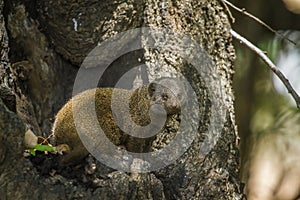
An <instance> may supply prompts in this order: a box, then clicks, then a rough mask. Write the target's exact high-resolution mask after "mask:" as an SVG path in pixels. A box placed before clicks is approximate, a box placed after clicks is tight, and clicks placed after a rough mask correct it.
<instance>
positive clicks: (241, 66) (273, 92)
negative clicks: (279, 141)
mask: <svg viewBox="0 0 300 200" xmlns="http://www.w3.org/2000/svg"><path fill="white" fill-rule="evenodd" d="M231 2H232V3H233V4H235V5H236V6H238V7H240V8H245V9H246V10H247V11H248V12H249V13H251V14H253V15H254V16H256V17H258V18H259V19H261V20H263V21H264V22H266V23H267V24H268V25H269V26H271V27H272V28H273V29H275V30H278V31H280V33H282V34H283V35H285V36H286V37H288V38H290V39H291V40H293V41H294V42H295V43H297V45H295V44H292V43H291V42H289V41H287V40H285V39H282V38H280V37H278V36H276V34H274V33H272V32H271V31H269V30H268V29H267V28H265V27H263V26H262V25H260V24H259V23H257V22H255V21H254V20H252V19H250V18H248V17H246V16H245V15H243V14H241V13H239V12H236V11H234V10H233V9H232V8H230V10H231V12H232V14H233V16H234V18H235V23H234V24H233V29H234V30H235V31H236V32H238V33H239V34H240V35H243V36H244V37H245V38H247V39H248V40H249V41H251V42H252V43H254V44H255V45H256V46H258V47H260V48H261V49H262V50H265V51H266V52H267V55H268V57H269V58H271V59H272V61H273V62H274V63H275V64H276V65H277V66H278V67H279V68H280V69H281V71H282V72H284V74H285V75H286V76H287V78H288V79H289V81H290V83H291V84H292V86H293V87H294V89H296V90H297V93H298V94H300V14H294V13H292V12H290V11H289V10H287V8H286V7H285V5H284V3H283V2H282V1H281V0H264V1H259V0H256V1H253V0H252V1H251V0H244V1H238V0H235V1H234V0H231ZM235 47H236V53H237V59H236V63H235V76H234V91H235V96H236V102H235V108H236V118H237V124H238V129H239V134H240V137H241V140H240V149H241V165H242V168H241V177H242V179H243V180H245V176H246V171H247V170H246V169H247V165H248V160H249V153H250V151H251V147H252V145H253V144H255V143H256V142H257V139H258V138H259V137H260V136H261V135H263V134H268V133H270V131H269V130H270V129H271V128H272V127H273V126H274V125H275V124H276V119H277V118H278V117H279V116H280V115H282V113H284V112H286V111H288V110H294V109H296V104H295V102H294V101H293V99H292V98H291V96H290V95H289V94H288V92H287V89H286V88H285V87H284V86H283V84H282V83H281V82H280V81H279V80H278V79H277V78H276V77H275V75H274V74H273V73H272V72H271V70H270V69H269V68H268V66H267V65H266V64H265V63H263V61H262V60H261V59H260V58H259V57H258V56H257V55H256V54H254V53H253V52H252V51H250V50H249V49H248V48H247V47H245V46H244V45H242V44H240V43H239V42H238V41H236V40H235ZM291 128H292V127H291Z"/></svg>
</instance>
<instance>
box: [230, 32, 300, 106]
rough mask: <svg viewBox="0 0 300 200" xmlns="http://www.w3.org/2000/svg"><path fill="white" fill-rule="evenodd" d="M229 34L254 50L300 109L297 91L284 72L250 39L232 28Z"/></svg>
mask: <svg viewBox="0 0 300 200" xmlns="http://www.w3.org/2000/svg"><path fill="white" fill-rule="evenodd" d="M230 33H231V35H232V36H233V37H234V38H236V39H237V40H239V41H240V42H242V43H244V44H245V45H246V46H247V47H248V48H249V49H251V50H252V51H254V52H255V53H256V54H257V55H258V56H259V57H260V58H261V59H262V60H263V61H264V62H265V63H266V64H267V65H268V66H269V67H270V69H271V70H272V71H273V72H274V73H275V74H276V76H277V77H278V78H279V79H280V80H281V81H282V83H283V84H284V85H285V87H286V88H287V90H288V92H289V93H290V94H291V95H292V97H293V98H294V100H295V102H296V105H297V108H298V109H300V97H299V95H298V94H297V92H296V91H295V90H294V88H293V87H292V85H291V84H290V82H289V80H288V79H287V78H286V77H285V76H284V74H283V73H282V72H281V71H280V70H279V69H278V68H277V67H276V65H275V64H274V63H273V62H272V61H271V60H270V58H268V56H266V54H264V52H263V51H262V50H261V49H259V48H258V47H256V46H255V45H254V44H252V43H251V42H250V41H248V40H247V39H246V38H244V37H243V36H241V35H239V34H238V33H237V32H235V31H234V30H232V29H231V30H230Z"/></svg>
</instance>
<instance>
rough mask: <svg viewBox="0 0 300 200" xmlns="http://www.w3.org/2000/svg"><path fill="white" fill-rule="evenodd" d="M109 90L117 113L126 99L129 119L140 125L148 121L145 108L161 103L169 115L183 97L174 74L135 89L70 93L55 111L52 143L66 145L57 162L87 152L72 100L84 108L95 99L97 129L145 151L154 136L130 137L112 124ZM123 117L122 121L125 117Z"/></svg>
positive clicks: (121, 143)
mask: <svg viewBox="0 0 300 200" xmlns="http://www.w3.org/2000/svg"><path fill="white" fill-rule="evenodd" d="M113 92H114V95H116V99H115V100H114V101H116V104H115V105H116V106H117V109H118V110H119V111H120V113H122V111H123V110H124V109H125V107H126V105H124V104H125V100H124V99H128V100H129V112H130V115H131V119H132V121H133V122H135V123H136V124H137V125H140V126H146V125H148V124H149V123H150V122H151V119H150V116H149V109H150V107H151V106H152V105H154V104H159V105H161V106H163V107H164V109H165V113H166V114H167V115H171V114H177V113H180V111H181V107H182V105H183V104H185V102H186V101H185V100H184V98H185V97H186V96H185V86H184V84H183V83H182V82H180V81H179V80H178V79H175V78H161V79H158V80H157V81H155V82H152V83H150V84H148V85H144V86H143V87H140V88H138V89H136V90H124V89H117V88H96V89H89V90H86V91H84V92H82V93H80V94H78V95H76V96H74V97H73V98H72V99H71V100H69V101H68V102H67V103H66V104H65V105H64V106H63V107H62V108H61V110H60V111H59V112H58V114H57V115H56V119H55V122H54V125H53V134H54V138H55V141H56V145H59V144H67V145H68V146H69V148H70V150H69V152H67V153H66V155H64V156H63V158H62V160H61V161H60V164H61V165H71V164H76V163H78V162H79V161H80V160H82V159H83V158H84V157H85V156H87V155H88V151H87V150H86V148H85V147H84V145H83V144H82V142H81V140H80V137H79V136H78V134H77V131H76V128H75V124H74V119H73V112H76V110H74V111H73V110H72V104H76V108H77V109H84V107H85V106H87V105H89V104H90V103H93V102H95V109H96V115H97V118H98V121H99V124H100V126H101V129H102V130H103V131H104V133H105V134H106V136H107V138H109V139H110V141H111V142H112V143H114V144H115V145H117V146H122V147H125V148H126V150H127V151H130V152H136V153H139V152H148V151H149V149H150V146H151V142H152V141H153V140H154V138H155V136H153V137H150V138H138V137H133V136H130V135H128V134H126V133H124V132H123V131H122V130H121V129H120V128H119V127H118V125H117V124H116V122H115V120H114V116H113V113H112V109H111V103H112V93H113ZM127 108H128V105H127ZM155 112H156V111H155ZM157 112H159V110H157ZM125 117H126V116H125ZM125 117H124V118H125ZM87 120H88V119H84V120H83V121H86V122H88V121H87ZM124 120H125V123H126V119H124ZM83 123H84V122H83ZM85 124H88V123H85ZM85 134H88V133H85Z"/></svg>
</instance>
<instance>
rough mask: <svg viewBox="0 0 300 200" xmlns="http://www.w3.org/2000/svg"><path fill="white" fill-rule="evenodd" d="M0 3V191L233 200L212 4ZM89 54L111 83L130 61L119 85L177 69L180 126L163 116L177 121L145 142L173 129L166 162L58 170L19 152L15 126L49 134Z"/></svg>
mask: <svg viewBox="0 0 300 200" xmlns="http://www.w3.org/2000/svg"><path fill="white" fill-rule="evenodd" d="M3 6H4V7H3ZM0 8H1V11H2V12H1V15H0V25H1V26H0V36H1V37H0V38H1V44H0V45H1V68H0V70H1V71H0V73H1V82H0V83H1V87H0V90H1V96H0V97H1V99H2V100H1V99H0V100H1V101H0V122H1V124H0V126H1V129H0V143H1V145H0V164H1V165H0V169H1V175H0V186H1V187H0V188H1V189H0V198H1V199H29V198H30V199H44V198H47V199H74V198H76V199H242V198H243V194H242V187H241V183H240V181H239V180H238V173H239V154H238V148H237V141H238V136H237V130H236V126H235V113H234V109H233V101H234V97H233V92H232V75H233V61H234V58H235V52H234V48H233V46H232V43H231V35H230V33H229V31H230V24H229V21H228V17H227V15H226V10H225V9H224V8H223V7H222V5H220V3H219V1H214V0H213V1H192V0H191V1H177V2H176V1H169V0H164V1H159V0H150V1H145V2H143V1H138V0H137V1H136V0H128V1H126V2H124V1H89V2H88V3H86V2H85V1H76V0H72V1H68V2H64V1H49V0H45V1H33V0H31V1H25V3H22V1H18V0H14V1H8V0H7V1H4V0H0ZM6 28H7V29H8V30H7V31H8V37H7V32H6ZM130 29H132V30H134V31H133V32H130V34H128V32H125V31H127V30H130ZM121 32H124V33H123V35H120V34H119V33H121ZM127 34H128V35H127ZM116 35H117V36H118V37H119V38H118V39H120V40H117V43H116V44H117V45H112V46H109V45H108V46H105V47H106V48H105V49H103V47H102V46H101V45H100V49H101V48H102V49H101V51H100V53H101V54H98V55H97V54H96V55H95V54H92V55H91V54H89V53H90V51H91V50H95V48H96V49H97V48H99V46H97V44H99V43H102V44H104V43H105V41H110V42H111V43H113V41H114V40H112V39H111V37H112V36H116ZM111 43H110V44H111ZM8 44H9V49H8ZM134 45H137V47H139V48H135V47H136V46H134ZM127 47H129V48H127ZM131 48H132V49H133V50H132V49H131ZM119 52H123V54H122V55H118V53H119ZM96 53H99V51H96ZM8 55H9V56H8ZM94 58H95V59H94ZM112 58H116V59H113V60H110V59H112ZM89 59H90V60H93V61H95V60H96V61H97V62H100V61H102V62H100V68H101V69H102V68H103V67H104V65H103V63H106V64H107V66H109V67H108V68H107V71H105V72H104V73H103V76H102V77H101V79H100V81H99V84H100V85H101V86H114V85H115V83H116V82H117V81H118V79H119V78H121V77H122V75H123V74H124V73H125V72H128V71H130V70H133V74H132V76H131V77H130V78H127V79H126V80H127V81H128V80H131V82H132V81H133V80H135V79H136V77H139V76H141V77H142V79H143V81H145V82H147V81H148V80H151V81H152V80H153V79H155V78H158V77H161V76H175V75H178V74H181V75H182V76H183V77H184V78H185V79H186V80H187V81H188V83H189V84H190V85H191V88H192V90H193V91H194V92H195V94H196V100H197V101H196V102H197V104H196V105H195V104H193V105H192V106H193V110H194V111H195V112H194V113H193V112H191V113H192V114H191V113H187V114H191V116H193V117H192V118H190V120H189V119H188V121H190V123H191V126H188V127H184V129H183V130H182V131H181V132H180V131H178V130H175V129H176V128H172V125H174V124H176V123H177V124H178V123H179V124H180V122H179V121H178V119H175V118H172V119H171V120H170V121H167V122H166V125H165V127H169V128H165V129H164V130H165V131H166V132H167V133H168V134H158V135H157V138H156V140H155V141H154V142H153V144H152V148H153V150H155V149H164V148H165V147H166V145H169V144H170V145H171V144H172V143H171V142H170V141H172V140H173V139H174V138H176V137H177V136H178V135H179V136H180V135H181V136H182V135H183V136H182V137H186V138H184V139H182V140H181V141H180V142H181V143H182V144H179V145H178V146H175V150H174V151H173V152H172V153H174V155H175V154H176V155H177V153H178V152H179V151H180V150H181V149H180V148H185V146H187V148H186V149H185V151H184V152H182V155H181V154H180V156H179V157H178V158H177V157H176V159H174V160H172V162H170V163H168V159H169V157H172V155H171V154H170V155H169V156H168V157H163V159H162V160H161V162H163V161H166V162H167V164H166V165H167V166H164V165H159V164H160V163H159V164H158V166H161V167H158V168H157V169H156V168H153V167H154V165H152V164H151V163H150V164H149V163H148V164H149V165H150V169H153V171H152V170H149V171H151V172H147V173H137V172H135V171H131V172H129V173H127V172H123V171H115V170H114V169H112V168H110V167H107V166H105V165H103V164H102V163H100V162H99V161H97V160H96V159H95V158H93V157H91V156H89V157H88V158H86V159H85V161H83V164H81V165H79V166H75V167H68V168H66V169H61V168H59V167H57V166H56V165H55V164H53V161H52V160H51V159H50V160H49V159H48V160H47V159H45V157H49V156H47V155H41V154H40V155H37V156H36V158H32V157H31V158H30V159H27V158H24V157H23V155H22V152H23V150H24V146H23V145H22V140H23V137H24V133H25V129H28V128H30V129H32V130H33V131H34V132H35V133H36V134H37V135H42V136H48V135H49V134H50V131H51V126H52V123H53V118H54V116H55V113H56V112H57V111H58V109H59V108H60V107H61V106H62V105H63V104H64V102H66V100H67V99H69V98H70V97H71V94H72V88H73V84H74V80H76V79H80V80H81V81H82V80H83V79H82V78H84V77H78V76H79V75H78V74H77V76H76V73H77V70H78V67H80V65H81V64H82V63H83V64H89V62H88V61H90V60H89ZM93 64H95V63H93ZM97 64H98V63H97ZM142 64H145V65H144V66H142V67H137V68H135V67H136V66H139V65H142ZM80 70H94V67H91V66H88V65H85V66H84V67H82V66H81V68H80ZM75 78H76V79H75ZM86 81H88V80H86ZM75 85H76V83H75ZM81 86H82V88H81ZM79 87H80V90H82V89H83V88H85V86H84V85H79ZM121 87H128V88H131V87H134V83H133V84H129V85H127V86H124V85H123V86H121ZM189 97H190V96H189ZM195 116H196V117H195ZM184 119H185V118H182V121H183V120H184ZM2 122H3V123H2ZM23 124H24V125H25V127H26V128H24V125H23ZM198 125H199V126H198ZM170 127H171V128H170ZM179 127H180V125H179ZM189 137H192V138H189ZM176 147H177V148H176ZM177 151H178V152H177ZM50 157H51V156H50ZM94 166H95V167H94ZM54 169H55V170H54ZM50 174H51V175H50Z"/></svg>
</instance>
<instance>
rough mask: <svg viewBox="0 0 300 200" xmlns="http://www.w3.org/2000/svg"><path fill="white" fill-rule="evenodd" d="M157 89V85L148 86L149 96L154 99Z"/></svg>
mask: <svg viewBox="0 0 300 200" xmlns="http://www.w3.org/2000/svg"><path fill="white" fill-rule="evenodd" d="M156 88H157V83H153V82H152V83H150V84H149V86H148V93H149V96H150V97H152V96H153V94H154V93H155V90H156Z"/></svg>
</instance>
